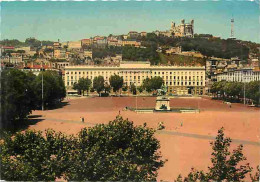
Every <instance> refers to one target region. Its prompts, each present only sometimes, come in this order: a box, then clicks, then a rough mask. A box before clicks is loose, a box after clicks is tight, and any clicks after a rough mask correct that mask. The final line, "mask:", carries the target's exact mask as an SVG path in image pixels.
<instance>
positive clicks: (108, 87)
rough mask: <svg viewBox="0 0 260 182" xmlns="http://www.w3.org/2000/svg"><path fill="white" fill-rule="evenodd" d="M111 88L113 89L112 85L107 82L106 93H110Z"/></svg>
mask: <svg viewBox="0 0 260 182" xmlns="http://www.w3.org/2000/svg"><path fill="white" fill-rule="evenodd" d="M110 90H111V86H110V85H108V84H107V83H105V87H104V91H105V93H109V92H110Z"/></svg>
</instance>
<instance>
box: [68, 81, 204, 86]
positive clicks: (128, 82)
mask: <svg viewBox="0 0 260 182" xmlns="http://www.w3.org/2000/svg"><path fill="white" fill-rule="evenodd" d="M106 81H107V80H106ZM70 83H71V85H70ZM74 83H77V82H73V81H71V82H69V81H67V85H66V86H73V84H74ZM125 83H126V84H127V85H131V84H132V83H135V82H134V81H132V80H130V81H126V82H125ZM138 84H139V85H140V81H139V82H138ZM165 85H167V86H203V82H179V81H177V82H165Z"/></svg>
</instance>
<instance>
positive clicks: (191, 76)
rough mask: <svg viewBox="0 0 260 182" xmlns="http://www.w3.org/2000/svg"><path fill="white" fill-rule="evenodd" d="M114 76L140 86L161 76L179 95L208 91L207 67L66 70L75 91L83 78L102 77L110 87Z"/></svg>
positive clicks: (68, 84)
mask: <svg viewBox="0 0 260 182" xmlns="http://www.w3.org/2000/svg"><path fill="white" fill-rule="evenodd" d="M112 75H119V76H122V77H123V79H124V84H125V85H127V86H130V85H131V84H135V85H136V86H141V85H142V83H143V80H144V79H146V78H152V77H155V76H159V77H161V78H163V80H164V85H166V86H167V87H168V93H172V94H177V95H187V94H193V95H202V94H204V92H205V67H204V66H201V67H188V66H185V67H183V66H182V67H178V66H151V65H150V63H146V62H135V63H133V62H121V64H120V65H119V66H104V67H102V66H68V67H65V79H64V80H65V86H66V88H67V90H72V87H73V84H74V83H77V82H78V80H79V79H80V78H82V77H83V78H89V79H91V80H92V83H93V79H94V77H97V76H103V77H104V80H105V82H106V83H108V84H109V78H110V76H112Z"/></svg>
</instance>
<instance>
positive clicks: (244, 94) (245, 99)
mask: <svg viewBox="0 0 260 182" xmlns="http://www.w3.org/2000/svg"><path fill="white" fill-rule="evenodd" d="M245 73H246V71H243V81H244V105H246V80H245Z"/></svg>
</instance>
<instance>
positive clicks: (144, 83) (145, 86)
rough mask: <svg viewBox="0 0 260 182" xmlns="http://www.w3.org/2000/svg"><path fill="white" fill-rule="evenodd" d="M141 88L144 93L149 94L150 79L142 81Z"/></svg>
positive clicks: (150, 87)
mask: <svg viewBox="0 0 260 182" xmlns="http://www.w3.org/2000/svg"><path fill="white" fill-rule="evenodd" d="M142 87H143V88H144V89H145V90H146V92H148V93H150V92H151V91H152V84H151V79H150V78H146V79H144V80H143V84H142Z"/></svg>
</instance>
